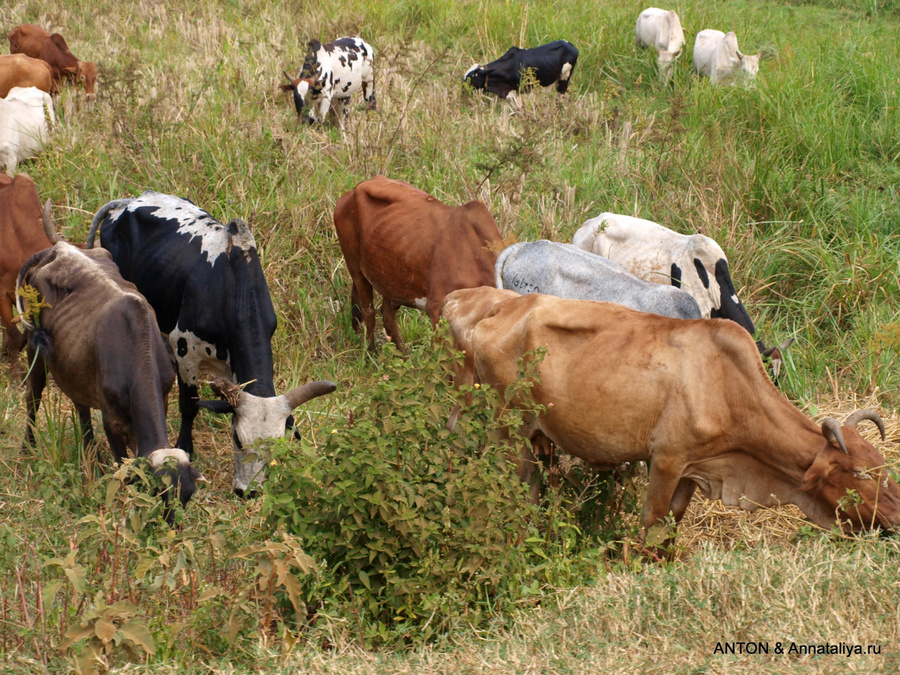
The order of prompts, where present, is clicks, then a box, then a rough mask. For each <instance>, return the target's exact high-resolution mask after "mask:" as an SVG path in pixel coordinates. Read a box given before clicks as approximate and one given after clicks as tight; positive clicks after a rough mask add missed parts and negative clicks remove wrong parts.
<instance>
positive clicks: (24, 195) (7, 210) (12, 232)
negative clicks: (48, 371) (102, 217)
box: [0, 173, 50, 381]
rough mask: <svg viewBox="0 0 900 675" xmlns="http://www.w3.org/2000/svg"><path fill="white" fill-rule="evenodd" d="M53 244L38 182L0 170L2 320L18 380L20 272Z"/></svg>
mask: <svg viewBox="0 0 900 675" xmlns="http://www.w3.org/2000/svg"><path fill="white" fill-rule="evenodd" d="M49 246H50V240H49V239H47V235H45V234H44V230H43V229H42V227H41V203H40V201H38V192H37V187H35V185H34V181H33V180H31V177H30V176H29V175H28V174H27V173H20V174H19V175H17V176H16V177H15V178H12V179H11V178H10V177H9V176H7V175H6V174H4V173H0V321H2V324H3V332H4V343H5V346H6V347H5V348H6V354H7V358H8V359H9V376H10V379H11V380H14V381H19V380H21V379H22V374H23V372H22V366H21V364H20V363H19V352H20V351H21V350H22V347H23V346H24V340H23V338H22V334H21V333H20V332H19V330H18V328H16V327H15V326H14V325H13V305H14V304H15V301H16V300H15V298H16V275H18V274H19V270H20V269H21V268H22V265H24V264H25V261H26V260H28V258H30V257H31V255H32V254H34V253H37V252H38V251H40V250H41V249H45V248H48V247H49Z"/></svg>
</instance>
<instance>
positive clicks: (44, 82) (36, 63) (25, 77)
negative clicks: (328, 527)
mask: <svg viewBox="0 0 900 675" xmlns="http://www.w3.org/2000/svg"><path fill="white" fill-rule="evenodd" d="M13 87H37V88H38V89H40V90H41V91H46V92H47V93H48V94H55V93H56V88H55V87H54V86H53V74H52V73H51V72H50V66H49V65H47V62H46V61H42V60H41V59H33V58H31V57H30V56H25V55H24V54H0V98H5V97H6V95H7V94H8V93H9V90H10V89H12V88H13Z"/></svg>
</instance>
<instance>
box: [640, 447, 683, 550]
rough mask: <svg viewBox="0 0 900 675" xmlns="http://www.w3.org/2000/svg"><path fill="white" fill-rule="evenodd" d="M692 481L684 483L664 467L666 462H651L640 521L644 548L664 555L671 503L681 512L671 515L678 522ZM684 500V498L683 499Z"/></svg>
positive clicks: (669, 537)
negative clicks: (667, 518) (642, 522)
mask: <svg viewBox="0 0 900 675" xmlns="http://www.w3.org/2000/svg"><path fill="white" fill-rule="evenodd" d="M693 484H694V483H693V481H684V480H682V478H681V475H680V472H679V471H675V470H673V468H672V467H671V466H666V462H665V460H662V459H654V460H651V462H650V481H649V485H648V487H647V498H646V500H645V501H644V512H643V521H644V529H645V530H646V536H645V539H644V542H645V548H647V549H649V550H650V551H658V552H660V553H663V554H665V553H666V548H667V547H668V545H669V544H670V543H671V539H672V537H671V535H672V533H671V532H670V531H669V528H668V527H667V525H666V522H665V519H666V516H668V514H669V512H670V511H672V508H673V504H675V505H676V506H677V507H678V508H679V509H680V513H679V514H675V513H673V516H675V517H676V522H677V519H678V518H680V517H681V516H683V515H684V509H686V508H687V503H688V502H689V501H690V496H691V495H692V494H693V489H694V488H693ZM685 497H687V498H685Z"/></svg>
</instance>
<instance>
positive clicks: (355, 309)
mask: <svg viewBox="0 0 900 675" xmlns="http://www.w3.org/2000/svg"><path fill="white" fill-rule="evenodd" d="M362 318H363V311H362V307H360V305H359V291H357V290H356V284H353V288H352V289H351V290H350V327H351V328H353V332H355V333H356V332H359V324H360V323H361V322H362Z"/></svg>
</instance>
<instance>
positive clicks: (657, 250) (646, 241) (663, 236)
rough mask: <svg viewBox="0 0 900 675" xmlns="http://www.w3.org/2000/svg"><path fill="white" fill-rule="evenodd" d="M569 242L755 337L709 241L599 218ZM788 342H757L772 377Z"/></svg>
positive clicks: (614, 217)
mask: <svg viewBox="0 0 900 675" xmlns="http://www.w3.org/2000/svg"><path fill="white" fill-rule="evenodd" d="M572 243H573V244H574V245H575V246H577V247H578V248H583V249H584V250H585V251H590V252H591V253H596V254H597V255H598V256H603V257H604V258H609V259H610V260H612V261H614V262H617V263H619V264H620V265H621V266H622V267H624V268H625V269H626V270H628V271H629V272H631V273H632V274H634V275H636V276H639V277H641V278H642V279H646V280H647V281H652V282H653V283H656V284H665V285H668V284H671V285H672V286H675V287H676V288H683V289H684V290H685V291H687V292H688V293H690V294H691V295H692V296H693V298H694V300H696V301H697V304H698V305H700V312H701V313H702V315H703V318H704V319H710V318H712V319H717V318H722V319H731V320H732V321H734V322H736V323H737V324H739V325H741V326H743V327H744V328H745V329H746V330H747V332H748V333H750V335H754V334H755V332H756V327H755V326H754V325H753V321H752V320H751V319H750V315H749V314H747V310H746V309H744V305H743V304H741V301H740V300H739V299H738V296H737V291H736V290H735V289H734V283H733V282H732V280H731V273H730V271H729V270H728V260H727V259H726V258H725V252H724V251H723V250H722V248H721V247H720V246H719V245H718V244H717V243H716V242H715V241H713V240H712V239H710V238H709V237H706V236H704V235H702V234H692V235H685V234H679V233H677V232H673V231H672V230H670V229H669V228H667V227H663V226H662V225H659V224H657V223H654V222H652V221H650V220H643V219H642V218H633V217H631V216H623V215H619V214H616V213H601V214H600V215H599V216H597V217H596V218H591V219H590V220H588V221H586V222H585V223H584V225H582V226H581V227H580V228H579V229H578V231H577V232H576V233H575V236H574V237H573V238H572ZM792 342H793V338H791V339H789V340H787V341H786V342H784V343H782V344H781V345H778V346H777V347H766V346H765V345H764V344H763V343H762V342H757V343H756V344H757V346H758V347H759V352H760V354H763V355H764V356H771V357H772V372H773V374H774V375H775V377H776V378H777V377H778V375H779V373H780V372H781V350H782V349H785V348H786V347H788V346H790V344H791V343H792Z"/></svg>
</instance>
